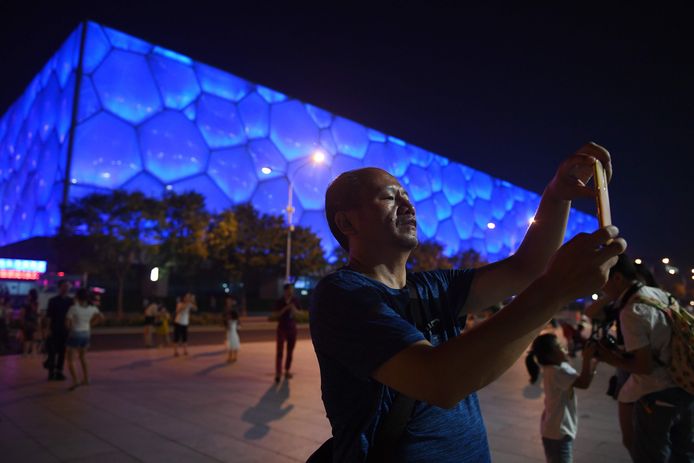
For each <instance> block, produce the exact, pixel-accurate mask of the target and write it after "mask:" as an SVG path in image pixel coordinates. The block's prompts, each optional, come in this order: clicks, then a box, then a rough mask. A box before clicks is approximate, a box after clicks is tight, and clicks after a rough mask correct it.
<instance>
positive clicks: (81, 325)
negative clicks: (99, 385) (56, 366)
mask: <svg viewBox="0 0 694 463" xmlns="http://www.w3.org/2000/svg"><path fill="white" fill-rule="evenodd" d="M103 318H104V317H103V315H102V314H101V312H100V311H99V309H97V308H96V307H95V306H93V305H91V304H89V298H88V294H87V290H86V289H84V288H80V289H79V290H77V293H76V294H75V304H74V305H73V306H72V307H70V309H69V310H68V311H67V315H66V316H65V323H66V324H67V329H68V332H69V334H68V338H67V342H66V345H67V364H68V368H69V369H70V376H71V377H72V386H70V390H74V389H75V388H77V387H78V386H80V385H85V386H86V385H87V384H89V370H88V368H87V359H86V358H85V353H86V352H87V348H88V347H89V339H90V335H91V327H92V325H94V324H95V323H97V322H98V321H100V320H102V319H103ZM75 352H77V355H79V358H80V364H81V365H82V382H81V383H80V382H78V381H77V372H76V371H75V361H74V360H75Z"/></svg>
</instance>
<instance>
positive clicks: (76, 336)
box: [65, 331, 89, 348]
mask: <svg viewBox="0 0 694 463" xmlns="http://www.w3.org/2000/svg"><path fill="white" fill-rule="evenodd" d="M65 344H66V345H67V346H68V347H79V348H86V347H89V332H88V331H73V332H72V333H70V335H69V336H68V337H67V342H66V343H65Z"/></svg>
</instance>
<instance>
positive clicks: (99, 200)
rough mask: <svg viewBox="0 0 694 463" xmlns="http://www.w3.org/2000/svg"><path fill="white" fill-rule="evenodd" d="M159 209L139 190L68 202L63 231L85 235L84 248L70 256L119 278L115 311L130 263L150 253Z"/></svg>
mask: <svg viewBox="0 0 694 463" xmlns="http://www.w3.org/2000/svg"><path fill="white" fill-rule="evenodd" d="M158 215H159V209H158V207H157V202H156V200H154V199H151V198H148V197H146V196H145V195H143V194H142V193H139V192H134V193H129V192H125V191H121V190H118V191H114V192H113V193H109V194H101V193H95V194H91V195H88V196H84V197H82V198H79V199H77V200H75V201H73V202H72V203H70V204H68V206H67V207H66V210H65V216H64V219H63V226H64V233H66V234H67V235H68V236H69V235H85V236H88V237H89V240H88V241H86V242H85V248H86V249H83V250H82V251H83V252H81V253H79V254H78V255H75V256H73V259H74V260H75V261H77V262H79V264H78V266H81V267H82V268H83V271H92V272H94V271H100V272H105V273H108V274H111V275H113V276H115V277H116V279H117V281H118V299H117V301H118V302H117V311H118V314H119V316H120V315H122V312H123V285H124V282H125V277H126V275H127V274H128V271H129V270H130V268H131V266H132V265H133V264H134V263H136V262H145V261H147V260H148V258H149V257H150V253H149V252H148V251H149V248H148V243H151V242H152V241H153V240H154V239H155V236H156V228H157V223H158V218H159V217H158Z"/></svg>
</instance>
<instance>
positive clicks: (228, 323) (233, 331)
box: [224, 295, 241, 363]
mask: <svg viewBox="0 0 694 463" xmlns="http://www.w3.org/2000/svg"><path fill="white" fill-rule="evenodd" d="M238 326H239V313H238V311H237V310H236V299H235V298H234V297H233V296H231V295H229V296H227V297H226V299H225V301H224V327H225V328H226V331H227V336H226V348H227V363H233V362H235V361H237V360H238V359H239V348H240V347H241V340H240V339H239V333H238Z"/></svg>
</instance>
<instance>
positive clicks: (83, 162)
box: [71, 112, 142, 188]
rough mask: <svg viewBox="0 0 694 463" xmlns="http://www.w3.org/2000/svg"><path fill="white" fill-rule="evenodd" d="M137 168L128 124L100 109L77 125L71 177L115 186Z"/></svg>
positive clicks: (139, 163) (132, 131)
mask: <svg viewBox="0 0 694 463" xmlns="http://www.w3.org/2000/svg"><path fill="white" fill-rule="evenodd" d="M141 170H142V157H141V156H140V150H139V147H138V143H137V136H136V133H135V129H134V128H133V127H132V126H131V125H130V124H127V123H126V122H124V121H122V120H120V119H118V118H117V117H116V116H113V115H112V114H108V113H105V112H102V113H100V114H98V115H96V116H94V117H93V118H91V119H89V120H88V121H87V122H85V123H84V124H82V125H80V127H79V130H77V131H76V134H75V146H74V151H73V154H72V176H71V179H75V180H76V181H77V183H78V184H80V185H81V184H87V185H93V186H99V187H103V188H118V187H119V186H121V185H122V184H123V183H125V182H126V181H128V179H130V178H131V177H133V176H135V175H136V174H137V173H139V172H140V171H141ZM73 183H74V180H73Z"/></svg>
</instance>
